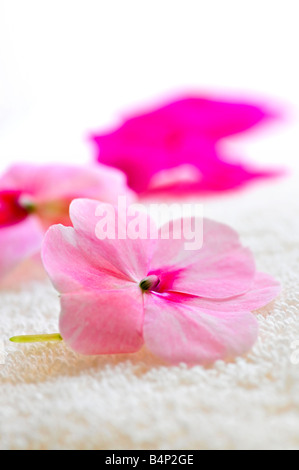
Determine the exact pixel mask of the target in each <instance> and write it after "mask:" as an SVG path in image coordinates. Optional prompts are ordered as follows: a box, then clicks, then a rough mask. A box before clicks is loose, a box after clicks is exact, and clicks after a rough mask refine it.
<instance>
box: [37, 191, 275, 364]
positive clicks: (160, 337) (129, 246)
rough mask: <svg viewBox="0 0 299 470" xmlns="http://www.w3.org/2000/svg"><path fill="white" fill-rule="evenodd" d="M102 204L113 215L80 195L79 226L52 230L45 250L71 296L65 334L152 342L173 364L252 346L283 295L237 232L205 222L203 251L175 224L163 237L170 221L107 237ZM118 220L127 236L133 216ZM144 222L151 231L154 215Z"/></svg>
mask: <svg viewBox="0 0 299 470" xmlns="http://www.w3.org/2000/svg"><path fill="white" fill-rule="evenodd" d="M98 207H100V208H101V211H100V212H101V213H102V214H104V213H105V211H106V212H107V213H109V212H110V211H111V207H112V206H109V205H103V204H101V205H100V206H99V203H98V202H97V201H92V200H86V199H85V200H84V199H79V200H75V201H73V202H72V204H71V206H70V217H71V220H72V223H73V227H63V226H62V225H56V226H53V227H51V228H50V229H49V231H48V232H47V234H46V237H45V241H44V245H43V249H42V258H43V262H44V265H45V268H46V270H47V272H48V274H49V275H50V278H51V279H52V281H53V283H54V286H55V287H56V288H57V290H58V291H59V292H60V293H61V317H60V333H61V335H62V337H63V339H64V340H65V341H66V343H67V344H68V345H69V346H70V347H71V348H72V349H73V350H75V351H77V352H79V353H82V354H91V355H96V354H116V353H133V352H136V351H138V350H139V349H140V348H141V347H142V346H143V344H144V343H145V345H146V346H147V348H148V349H149V350H151V351H152V352H153V353H154V354H155V355H157V356H159V357H160V358H162V359H164V360H166V361H168V362H170V363H178V362H181V361H183V362H186V363H189V364H193V363H202V364H207V363H211V362H213V361H215V360H217V359H225V358H230V357H234V356H236V355H240V354H243V353H246V352H247V351H248V350H249V349H250V348H251V347H252V345H253V343H254V342H255V340H256V338H257V334H258V325H257V320H256V318H255V316H254V315H253V314H252V313H251V311H252V310H256V309H258V308H260V307H262V306H264V305H266V304H268V303H269V302H270V301H271V300H272V299H274V298H275V296H276V295H277V294H278V292H279V284H278V283H277V282H276V281H275V280H274V279H273V278H272V277H271V276H269V275H267V274H263V273H260V272H256V268H255V263H254V259H253V256H252V254H251V252H250V250H249V249H247V248H244V247H243V246H242V245H241V243H240V240H239V237H238V235H237V233H236V232H235V231H234V230H232V229H231V228H229V227H228V226H226V225H223V224H220V223H217V222H213V221H211V220H207V219H204V220H203V246H202V248H201V249H199V250H196V251H193V250H186V249H185V242H186V239H185V238H184V237H182V238H181V239H172V233H173V232H172V230H173V229H174V226H173V225H172V224H171V226H170V232H169V238H170V239H162V238H161V233H165V232H163V227H162V228H161V230H160V232H158V235H159V236H158V237H157V239H153V238H149V236H147V237H144V238H143V239H142V238H136V239H131V238H129V237H123V239H118V238H116V239H112V238H111V239H108V238H106V239H102V240H100V239H99V238H98V237H97V235H96V230H97V224H98V222H99V218H98V217H97V216H96V215H95V214H96V210H97V208H98ZM116 216H117V217H116V220H118V219H119V220H118V222H117V225H116V231H118V230H119V229H121V233H126V232H124V229H128V226H129V224H131V223H132V219H130V218H126V217H125V215H124V214H123V213H122V214H118V213H117V212H116ZM138 218H139V223H140V225H144V227H145V229H146V232H145V229H144V233H146V234H148V233H149V228H148V227H152V226H153V225H152V224H153V223H152V221H151V220H150V219H149V218H148V216H147V215H146V214H142V213H139V214H138ZM197 221H198V220H197ZM195 222H196V221H195V220H193V223H195ZM181 223H182V221H181ZM117 233H118V232H117Z"/></svg>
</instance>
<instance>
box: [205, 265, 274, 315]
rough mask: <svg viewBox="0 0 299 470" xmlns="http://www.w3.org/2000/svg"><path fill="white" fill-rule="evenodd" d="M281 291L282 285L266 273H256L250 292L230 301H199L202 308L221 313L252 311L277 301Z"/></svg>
mask: <svg viewBox="0 0 299 470" xmlns="http://www.w3.org/2000/svg"><path fill="white" fill-rule="evenodd" d="M280 290H281V286H280V283H279V282H278V281H276V280H275V279H274V278H273V277H272V276H270V275H269V274H265V273H260V272H258V273H256V275H255V280H254V283H253V285H252V287H251V288H250V290H249V291H248V292H246V293H245V294H243V295H240V296H237V297H232V298H229V299H222V300H217V299H215V300H214V299H204V298H200V299H199V300H198V302H199V305H201V307H202V308H204V309H208V310H217V311H220V312H240V311H252V310H257V309H259V308H261V307H264V306H265V305H267V304H268V303H269V302H271V301H272V300H274V299H275V297H277V295H278V294H279V292H280Z"/></svg>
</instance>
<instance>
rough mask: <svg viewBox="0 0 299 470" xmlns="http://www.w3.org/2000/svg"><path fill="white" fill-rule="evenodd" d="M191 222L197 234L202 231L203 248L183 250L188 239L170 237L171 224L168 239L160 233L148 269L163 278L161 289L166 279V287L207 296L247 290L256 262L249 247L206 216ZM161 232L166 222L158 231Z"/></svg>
mask: <svg viewBox="0 0 299 470" xmlns="http://www.w3.org/2000/svg"><path fill="white" fill-rule="evenodd" d="M183 222H184V221H182V226H183ZM192 225H193V228H192V231H194V233H196V234H197V236H199V232H200V231H202V233H203V236H202V238H203V245H202V248H200V249H197V250H186V248H185V244H186V242H188V243H190V240H187V239H186V238H185V237H184V236H182V237H181V238H180V239H177V240H175V239H172V238H173V227H174V225H173V224H170V230H169V237H168V239H164V240H163V239H161V235H159V241H158V243H157V246H156V249H155V252H154V256H153V259H152V262H151V273H152V274H156V275H158V276H159V277H160V279H161V280H162V281H163V282H162V283H161V289H163V288H165V283H166V286H167V290H171V291H177V292H183V293H186V294H191V295H197V296H201V297H208V298H227V297H232V296H233V295H239V294H242V293H244V292H246V291H248V289H249V288H250V287H251V285H252V283H253V281H254V275H255V262H254V258H253V255H252V253H251V252H250V250H249V249H247V248H243V247H242V245H241V243H240V239H239V235H238V234H237V232H235V231H234V230H233V229H231V228H230V227H228V226H226V225H224V224H220V223H218V222H214V221H211V220H209V219H203V220H202V219H195V218H194V219H193V224H192ZM195 227H197V228H196V230H194V228H195ZM163 232H164V233H166V232H165V226H164V227H162V228H161V230H160V232H159V233H160V234H161V233H163ZM182 233H183V230H182ZM199 239H200V237H199ZM164 281H165V282H164Z"/></svg>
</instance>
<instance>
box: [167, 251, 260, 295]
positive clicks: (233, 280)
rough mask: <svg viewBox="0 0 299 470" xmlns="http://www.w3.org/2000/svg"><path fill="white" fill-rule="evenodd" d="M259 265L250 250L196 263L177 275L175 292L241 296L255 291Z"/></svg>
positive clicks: (173, 288) (173, 287)
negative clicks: (256, 272)
mask: <svg viewBox="0 0 299 470" xmlns="http://www.w3.org/2000/svg"><path fill="white" fill-rule="evenodd" d="M254 276H255V262H254V257H253V255H252V253H251V251H250V250H249V249H248V248H242V247H240V248H236V249H235V250H232V251H229V252H228V253H227V254H223V255H219V256H215V257H212V258H211V259H205V260H202V261H201V262H198V261H197V262H196V263H195V264H193V265H192V266H190V267H188V268H186V269H184V270H181V271H180V272H179V274H178V275H177V276H175V279H174V282H173V285H172V287H171V290H173V291H176V292H183V293H185V294H191V295H197V296H199V297H207V298H211V299H217V298H218V299H220V298H222V299H224V298H227V297H232V296H235V295H240V294H243V293H245V292H247V291H248V289H250V288H251V286H252V284H253V281H254Z"/></svg>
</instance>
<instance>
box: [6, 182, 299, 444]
mask: <svg viewBox="0 0 299 470" xmlns="http://www.w3.org/2000/svg"><path fill="white" fill-rule="evenodd" d="M298 196H299V188H298V187H297V185H296V182H292V181H291V180H284V181H280V182H275V183H271V184H270V183H266V184H260V185H259V186H252V187H250V188H248V189H246V190H244V191H242V192H240V193H235V194H231V195H227V196H225V197H223V198H221V199H220V198H215V199H213V200H209V201H207V202H205V203H204V208H205V215H206V216H209V217H212V218H215V219H216V220H220V221H224V222H227V223H229V224H230V225H232V226H233V227H235V228H236V229H237V230H238V231H239V232H240V233H241V236H242V239H243V241H244V243H245V244H246V245H248V246H250V247H251V249H252V250H253V252H254V253H255V256H256V260H257V264H258V268H259V269H260V270H263V271H266V272H268V273H271V274H272V275H274V276H276V277H277V278H279V279H280V281H281V282H282V285H283V292H282V294H281V295H280V297H279V298H278V299H277V300H276V301H274V302H272V303H271V304H270V305H269V306H267V307H266V308H264V309H262V310H260V311H259V313H258V320H259V325H260V333H259V339H258V341H257V343H256V344H255V346H254V348H253V350H252V351H251V352H250V353H249V354H248V355H247V356H245V357H239V358H237V359H236V360H235V361H234V362H231V363H225V362H222V361H219V362H217V363H216V364H215V365H214V366H213V367H210V368H207V369H206V368H203V367H201V366H196V367H191V368H188V367H186V366H185V365H180V366H178V367H173V366H166V365H164V364H161V363H160V362H159V360H157V359H156V358H154V357H153V356H151V355H150V354H149V353H148V352H147V351H145V350H142V351H141V352H140V353H138V354H134V355H121V356H103V357H97V358H95V357H82V356H79V355H77V354H75V353H73V352H72V351H70V350H69V349H68V348H67V347H66V346H65V345H64V344H63V343H59V344H34V345H17V344H12V343H9V341H8V338H9V337H10V336H12V335H14V334H26V333H52V332H56V331H57V323H58V315H59V299H58V295H57V293H56V292H55V290H54V289H53V287H52V286H51V284H50V282H49V281H48V280H47V279H44V278H43V276H41V275H40V274H39V272H37V271H36V270H35V272H33V273H32V270H31V266H30V270H29V265H26V266H24V267H23V271H21V269H19V270H18V271H16V272H15V274H14V276H10V279H9V280H7V281H6V283H5V284H4V285H2V286H1V290H0V316H1V325H0V341H3V348H4V350H5V355H6V356H5V364H4V365H0V380H1V387H0V416H1V422H0V430H1V431H0V448H1V449H298V448H299V363H298V364H297V362H299V353H298V354H296V351H297V349H299V305H298V304H299V282H298V281H299V269H298V266H299V197H298ZM24 269H27V271H26V272H25V275H24ZM26 273H27V274H26ZM296 342H297V343H296ZM3 348H2V349H3ZM2 352H3V351H2Z"/></svg>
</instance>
